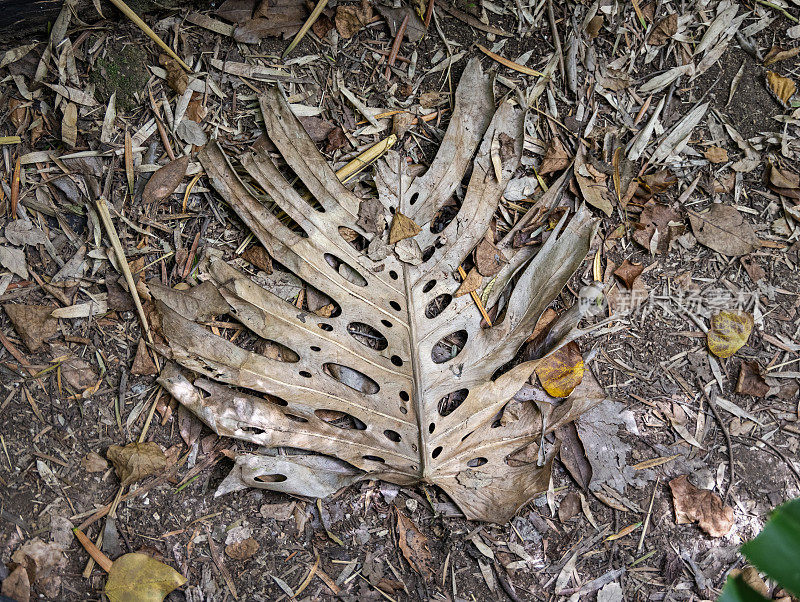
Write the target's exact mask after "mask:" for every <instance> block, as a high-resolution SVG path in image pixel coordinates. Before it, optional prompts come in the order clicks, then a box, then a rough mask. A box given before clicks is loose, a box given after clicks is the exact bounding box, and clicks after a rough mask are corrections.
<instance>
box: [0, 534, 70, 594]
mask: <svg viewBox="0 0 800 602" xmlns="http://www.w3.org/2000/svg"><path fill="white" fill-rule="evenodd" d="M11 560H12V562H14V563H16V564H18V565H20V566H23V567H25V570H26V571H27V572H28V576H29V578H30V580H31V585H33V586H35V587H36V588H37V589H39V590H40V591H41V593H42V594H44V596H45V598H47V599H50V600H55V599H56V598H57V597H58V595H59V593H60V591H61V575H62V573H63V571H64V568H65V567H66V565H67V558H66V556H65V555H64V550H63V548H62V547H61V546H59V545H57V544H55V543H52V542H45V541H42V540H41V539H39V538H38V537H34V538H33V539H31V540H30V541H26V542H25V543H24V544H22V546H20V547H19V548H18V549H17V550H16V551H15V552H14V553H13V554H12V555H11Z"/></svg>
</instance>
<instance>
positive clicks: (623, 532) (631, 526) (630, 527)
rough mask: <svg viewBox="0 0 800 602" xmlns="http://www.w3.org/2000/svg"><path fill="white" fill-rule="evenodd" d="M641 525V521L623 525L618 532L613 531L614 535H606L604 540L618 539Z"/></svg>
mask: <svg viewBox="0 0 800 602" xmlns="http://www.w3.org/2000/svg"><path fill="white" fill-rule="evenodd" d="M641 526H642V523H633V524H632V525H628V526H627V527H624V528H623V529H622V530H620V531H619V533H614V535H609V536H608V537H606V538H605V540H604V541H614V540H615V539H619V538H620V537H625V536H626V535H627V534H628V533H631V532H632V531H635V530H636V529H638V528H639V527H641Z"/></svg>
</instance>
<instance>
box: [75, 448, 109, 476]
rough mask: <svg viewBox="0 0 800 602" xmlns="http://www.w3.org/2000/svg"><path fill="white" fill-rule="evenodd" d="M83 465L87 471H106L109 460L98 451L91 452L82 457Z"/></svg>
mask: <svg viewBox="0 0 800 602" xmlns="http://www.w3.org/2000/svg"><path fill="white" fill-rule="evenodd" d="M81 467H82V468H83V469H84V470H85V471H86V472H105V470H106V469H107V468H108V462H107V461H106V459H105V458H104V457H103V456H101V455H100V454H98V453H97V452H89V453H88V454H86V455H85V456H84V457H83V459H81Z"/></svg>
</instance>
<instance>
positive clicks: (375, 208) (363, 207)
mask: <svg viewBox="0 0 800 602" xmlns="http://www.w3.org/2000/svg"><path fill="white" fill-rule="evenodd" d="M356 226H358V227H359V228H361V229H362V230H364V231H365V232H369V233H371V234H377V235H380V234H382V233H383V231H384V230H386V210H385V209H384V207H383V203H381V202H380V201H379V200H378V199H375V198H371V199H367V200H364V201H361V204H360V205H359V206H358V221H357V222H356Z"/></svg>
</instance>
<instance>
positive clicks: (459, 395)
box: [439, 389, 469, 416]
mask: <svg viewBox="0 0 800 602" xmlns="http://www.w3.org/2000/svg"><path fill="white" fill-rule="evenodd" d="M468 394H469V389H458V390H457V391H453V392H452V393H448V394H447V395H445V396H444V397H442V398H441V399H440V400H439V414H440V415H441V416H447V415H449V414H452V413H453V412H454V411H455V410H456V408H457V407H458V406H460V405H461V403H462V402H463V401H464V400H465V399H466V398H467V395H468Z"/></svg>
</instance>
